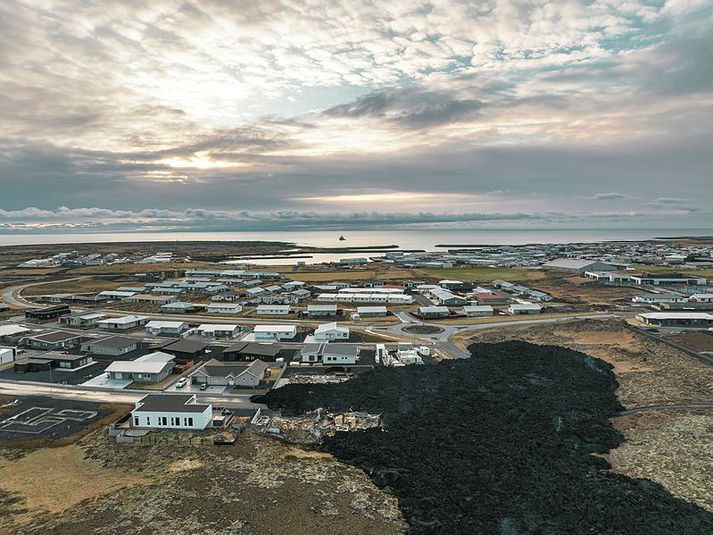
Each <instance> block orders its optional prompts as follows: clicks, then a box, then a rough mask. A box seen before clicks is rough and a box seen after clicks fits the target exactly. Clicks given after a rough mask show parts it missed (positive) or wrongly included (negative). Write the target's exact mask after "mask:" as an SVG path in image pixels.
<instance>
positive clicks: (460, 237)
mask: <svg viewBox="0 0 713 535" xmlns="http://www.w3.org/2000/svg"><path fill="white" fill-rule="evenodd" d="M341 235H343V236H344V238H345V240H344V241H339V237H340V236H341ZM667 236H668V237H672V236H713V229H700V228H698V229H614V228H608V229H541V228H527V229H472V228H471V229H450V228H449V229H432V228H427V229H423V228H421V229H407V230H392V229H389V230H347V229H345V230H344V231H342V232H340V231H335V230H328V231H326V230H317V231H315V230H308V231H300V230H294V231H285V230H279V231H250V232H231V231H225V232H117V233H85V232H75V233H51V234H35V233H24V234H0V246H3V245H38V244H46V243H47V244H49V243H53V244H63V243H66V244H76V243H99V242H148V241H160V242H172V241H258V240H259V241H281V242H290V243H295V244H297V245H309V246H314V247H359V246H378V245H398V246H399V247H400V248H402V249H425V250H432V249H434V247H435V246H436V245H439V244H449V245H475V244H482V245H523V244H527V243H572V242H595V241H610V240H647V239H652V238H655V237H667Z"/></svg>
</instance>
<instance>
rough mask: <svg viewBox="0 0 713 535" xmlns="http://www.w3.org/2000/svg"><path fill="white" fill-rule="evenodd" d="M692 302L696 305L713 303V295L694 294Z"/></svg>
mask: <svg viewBox="0 0 713 535" xmlns="http://www.w3.org/2000/svg"><path fill="white" fill-rule="evenodd" d="M690 301H692V302H694V303H713V294H693V295H692V296H691V298H690Z"/></svg>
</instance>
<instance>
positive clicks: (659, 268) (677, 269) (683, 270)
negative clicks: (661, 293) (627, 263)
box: [631, 264, 713, 277]
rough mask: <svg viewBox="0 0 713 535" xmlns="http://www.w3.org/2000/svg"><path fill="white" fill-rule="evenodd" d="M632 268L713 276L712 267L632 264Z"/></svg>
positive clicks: (640, 270)
mask: <svg viewBox="0 0 713 535" xmlns="http://www.w3.org/2000/svg"><path fill="white" fill-rule="evenodd" d="M631 268H632V269H633V270H635V271H636V272H637V273H638V272H643V271H648V272H649V273H660V272H662V271H664V272H666V271H669V272H675V273H685V274H687V275H693V276H696V277H713V268H703V269H691V268H687V267H683V266H647V265H643V264H633V265H632V266H631Z"/></svg>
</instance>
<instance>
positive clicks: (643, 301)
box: [631, 293, 688, 305]
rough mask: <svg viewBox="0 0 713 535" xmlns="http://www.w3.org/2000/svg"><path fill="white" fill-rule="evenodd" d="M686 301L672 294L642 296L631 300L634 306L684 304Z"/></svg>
mask: <svg viewBox="0 0 713 535" xmlns="http://www.w3.org/2000/svg"><path fill="white" fill-rule="evenodd" d="M687 301H688V299H686V298H685V297H681V296H680V295H677V294H672V293H660V294H653V293H650V294H642V295H637V296H634V297H632V298H631V302H632V303H634V304H636V305H657V304H661V303H685V302H687Z"/></svg>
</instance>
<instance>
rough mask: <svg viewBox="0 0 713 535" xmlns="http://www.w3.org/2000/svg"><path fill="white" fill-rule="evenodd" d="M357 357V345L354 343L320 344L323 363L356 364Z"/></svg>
mask: <svg viewBox="0 0 713 535" xmlns="http://www.w3.org/2000/svg"><path fill="white" fill-rule="evenodd" d="M358 359H359V346H357V345H354V344H324V345H323V346H322V363H323V364H325V365H326V364H330V365H335V364H356V363H357V360H358Z"/></svg>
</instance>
